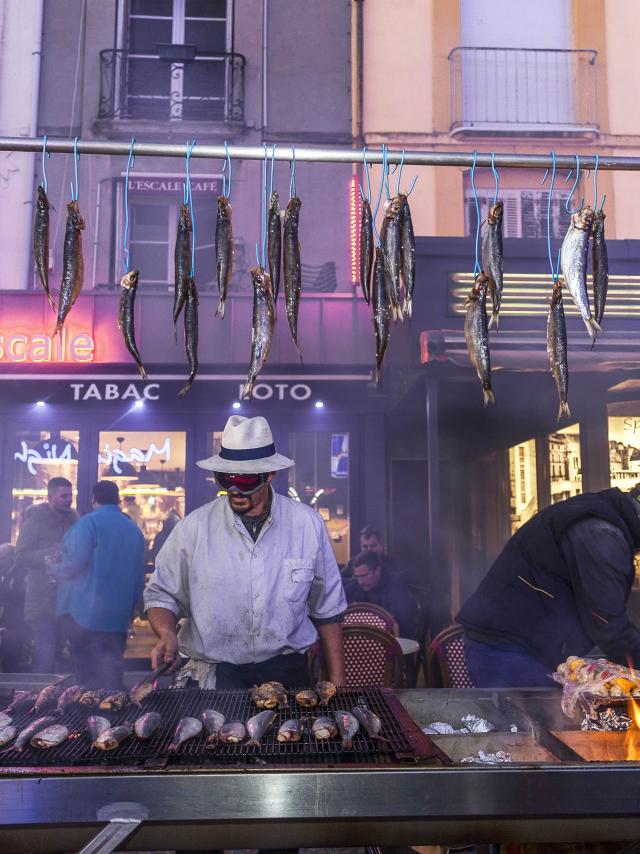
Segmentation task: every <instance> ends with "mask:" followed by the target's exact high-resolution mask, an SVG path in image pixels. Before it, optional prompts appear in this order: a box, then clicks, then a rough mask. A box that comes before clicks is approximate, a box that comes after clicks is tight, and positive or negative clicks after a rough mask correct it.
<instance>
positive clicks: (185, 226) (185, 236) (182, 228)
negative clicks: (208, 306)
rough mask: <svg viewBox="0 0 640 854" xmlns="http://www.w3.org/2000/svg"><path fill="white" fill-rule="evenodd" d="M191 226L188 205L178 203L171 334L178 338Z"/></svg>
mask: <svg viewBox="0 0 640 854" xmlns="http://www.w3.org/2000/svg"><path fill="white" fill-rule="evenodd" d="M192 232H193V226H192V223H191V214H190V213H189V206H188V205H180V214H179V216H178V232H177V234H176V247H175V252H174V256H173V257H174V267H175V291H174V296H173V335H174V338H175V340H176V341H177V340H178V330H177V324H178V318H179V317H180V312H181V311H182V309H183V308H184V304H185V302H186V301H187V290H188V285H187V280H188V279H189V277H190V275H191V235H192Z"/></svg>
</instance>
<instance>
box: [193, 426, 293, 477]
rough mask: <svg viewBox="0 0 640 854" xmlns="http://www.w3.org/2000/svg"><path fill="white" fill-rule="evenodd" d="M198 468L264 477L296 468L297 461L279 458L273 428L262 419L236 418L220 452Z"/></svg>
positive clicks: (223, 436) (227, 429)
mask: <svg viewBox="0 0 640 854" xmlns="http://www.w3.org/2000/svg"><path fill="white" fill-rule="evenodd" d="M197 465H199V466H200V468H201V469H207V471H224V472H228V473H229V474H260V473H261V472H269V471H279V470H280V469H288V468H291V466H294V465H295V463H294V461H293V460H290V459H289V458H288V457H283V456H282V454H276V448H275V445H274V444H273V435H272V433H271V427H269V422H268V421H267V419H266V418H263V417H262V416H261V415H258V416H256V417H255V418H245V417H244V415H232V416H231V417H230V418H229V420H228V421H227V423H226V425H225V428H224V432H223V433H222V445H221V447H220V452H219V453H218V454H216V455H215V456H214V457H209V458H208V459H206V460H198V462H197Z"/></svg>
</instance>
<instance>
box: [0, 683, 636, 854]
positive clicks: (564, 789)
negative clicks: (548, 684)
mask: <svg viewBox="0 0 640 854" xmlns="http://www.w3.org/2000/svg"><path fill="white" fill-rule="evenodd" d="M519 693H520V699H522V698H524V699H525V700H527V701H533V702H535V703H537V704H538V705H540V704H542V706H543V708H544V707H545V704H546V707H547V708H548V709H551V708H555V706H556V704H558V705H559V694H558V693H557V692H556V693H551V692H544V691H534V692H519ZM398 696H399V698H400V699H401V701H402V702H403V704H404V705H405V707H406V708H407V709H408V710H409V711H410V712H411V713H412V715H413V716H414V718H415V719H416V721H417V723H418V724H419V725H421V726H424V725H426V723H429V722H431V721H430V720H428V718H431V720H433V719H434V718H433V716H432V715H433V714H434V713H435V712H438V713H441V712H442V708H443V704H444V705H445V706H447V705H450V704H451V703H454V702H455V703H458V704H459V700H461V699H462V700H464V701H465V702H463V703H462V704H459V705H458V708H463V709H464V708H465V707H466V706H467V703H469V704H476V706H478V705H480V707H484V708H493V709H495V713H496V715H498V716H501V717H502V718H503V719H504V720H505V721H506V720H508V719H509V713H510V712H512V711H513V709H514V708H515V706H512V705H510V703H511V700H513V699H514V694H513V692H478V691H471V690H469V691H461V692H452V691H400V692H398ZM515 699H518V697H515ZM506 700H508V701H509V705H506V706H505V705H504V703H505V701H506ZM487 703H488V704H489V705H487ZM455 713H456V714H457V709H456V712H455ZM516 716H517V715H516ZM436 719H437V717H436ZM524 723H526V716H525V717H523V718H521V719H520V720H519V721H516V724H517V725H519V726H522V725H523V724H524ZM639 795H640V764H638V763H586V762H579V761H575V762H566V761H559V762H557V763H556V764H528V763H522V764H513V765H502V766H488V767H482V766H469V765H460V766H457V767H435V766H433V765H429V766H426V767H420V766H412V767H388V768H386V767H385V768H380V767H375V768H366V767H363V768H362V769H361V770H360V769H353V768H349V769H342V770H341V769H336V768H330V767H328V768H321V769H317V770H316V769H304V770H289V769H278V770H271V769H264V770H263V769H256V768H251V769H250V770H249V769H236V768H232V769H220V770H219V771H218V770H216V771H214V772H211V771H202V772H201V771H195V772H194V771H191V772H187V771H185V772H180V771H179V770H177V771H167V772H163V773H153V772H144V771H139V772H131V773H120V772H111V773H105V774H96V773H88V774H81V773H77V772H73V773H71V774H59V775H54V776H50V775H47V776H46V777H38V776H37V775H33V774H28V773H25V774H21V773H20V772H19V771H18V770H17V769H15V770H14V771H12V772H11V773H10V774H8V775H6V776H3V777H0V850H2V851H3V852H10V851H34V850H37V851H42V852H45V851H61V850H66V851H69V850H77V849H79V848H80V847H82V845H83V844H85V843H87V841H88V840H90V839H91V838H92V836H94V835H95V834H96V833H97V832H98V831H99V830H100V828H101V827H102V826H104V823H105V818H104V812H103V811H104V810H105V808H108V807H109V805H113V804H118V803H119V804H122V803H123V802H124V803H125V804H129V805H131V804H133V805H139V806H138V807H135V806H133V807H132V806H129V807H128V808H127V807H126V806H124V807H115V808H113V809H112V813H111V814H114V813H115V814H116V815H117V814H118V813H121V814H122V815H126V813H127V810H129V811H130V812H134V813H135V811H136V809H138V810H139V811H140V814H141V815H144V816H146V818H145V820H144V821H143V822H142V823H141V824H140V825H139V827H138V829H137V830H136V831H135V832H134V833H133V835H132V836H131V837H130V838H129V840H128V841H127V842H125V843H122V844H120V846H119V850H127V849H128V850H137V851H140V850H143V849H155V850H157V849H163V850H166V849H171V848H174V849H175V848H179V849H202V850H208V849H211V848H225V847H226V848H257V847H261V848H268V847H295V846H300V847H316V846H323V847H324V846H360V845H366V844H377V845H404V844H408V845H416V844H428V843H438V842H441V843H453V842H473V841H475V842H483V841H484V842H506V841H537V842H542V841H558V842H559V841H565V842H580V841H587V840H588V841H598V840H614V839H620V840H623V839H624V840H631V839H638V838H640V813H639V810H638V802H639ZM99 812H100V815H101V818H99V817H98V813H99Z"/></svg>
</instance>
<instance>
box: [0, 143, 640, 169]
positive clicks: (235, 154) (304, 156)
mask: <svg viewBox="0 0 640 854" xmlns="http://www.w3.org/2000/svg"><path fill="white" fill-rule="evenodd" d="M130 146H131V143H130V142H106V141H104V140H79V141H78V145H77V150H78V153H79V154H107V155H122V156H123V157H128V155H129V148H130ZM41 150H42V138H37V139H26V138H24V137H0V151H41ZM134 150H135V154H136V156H138V157H181V158H184V157H185V156H186V154H187V144H186V143H185V144H184V145H182V144H175V143H174V144H169V143H159V142H136V143H135V146H134ZM267 150H268V151H269V156H271V144H269V143H267ZM47 151H49V152H51V153H56V154H72V153H73V140H70V139H49V138H47ZM227 151H228V153H229V156H230V157H231V158H232V159H234V160H263V159H264V147H263V146H262V145H260V146H257V145H246V146H242V145H236V146H229V147H228V148H225V146H224V145H196V146H195V148H194V149H193V152H192V155H191V156H192V157H194V158H195V157H200V158H203V159H219V160H221V159H223V158H225V157H226V155H227ZM403 157H404V164H405V165H411V166H469V167H470V166H472V165H473V159H474V155H473V153H466V152H460V153H458V152H448V151H447V152H444V151H405V153H404V155H403V153H402V151H395V152H394V151H389V152H388V156H387V161H388V162H389V163H400V161H401V159H402V158H403ZM492 157H493V162H494V164H495V166H496V167H497V168H499V169H504V168H509V167H517V168H520V169H523V168H524V169H548V168H551V166H552V162H551V155H550V154H498V153H496V154H495V155H492V154H491V153H490V152H478V155H477V159H476V165H477V166H491V161H492ZM275 159H276V160H286V161H289V160H292V159H293V148H292V147H291V146H289V147H285V146H282V145H280V144H278V145H277V146H276V150H275ZM295 159H296V160H298V161H299V160H305V161H308V162H316V163H360V162H362V150H361V149H355V148H326V147H322V146H319V147H318V148H311V147H309V146H300V147H299V148H298V146H296V147H295ZM367 162H368V163H382V151H378V150H376V149H375V148H369V149H367ZM575 163H576V160H575V155H573V154H559V155H557V156H556V167H557V168H561V169H573V168H574V166H575ZM580 166H581V167H582V168H583V169H595V166H596V158H595V154H594V155H586V154H585V155H580ZM598 168H599V169H620V170H625V171H631V172H637V171H640V157H611V156H608V155H606V154H603V155H600V156H599V161H598Z"/></svg>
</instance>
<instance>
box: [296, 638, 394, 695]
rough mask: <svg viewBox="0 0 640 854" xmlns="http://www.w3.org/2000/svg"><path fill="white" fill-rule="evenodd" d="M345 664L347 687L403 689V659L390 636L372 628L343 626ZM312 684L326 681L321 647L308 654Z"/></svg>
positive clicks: (315, 647) (313, 648)
mask: <svg viewBox="0 0 640 854" xmlns="http://www.w3.org/2000/svg"><path fill="white" fill-rule="evenodd" d="M342 636H343V640H344V663H345V670H346V675H347V684H348V685H371V686H375V687H382V688H403V687H404V686H405V685H406V680H405V675H404V658H403V655H402V650H401V648H400V646H399V645H398V642H397V641H396V639H395V638H394V636H393V635H392V634H390V633H389V632H385V631H384V630H383V629H378V628H376V627H375V626H362V625H346V626H345V625H343V627H342ZM309 673H310V678H311V679H312V680H316V679H318V678H320V679H326V678H327V672H326V668H325V666H324V662H323V660H322V653H321V650H320V644H316V645H314V646H313V647H312V648H311V649H310V650H309Z"/></svg>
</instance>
